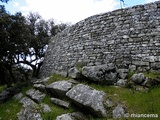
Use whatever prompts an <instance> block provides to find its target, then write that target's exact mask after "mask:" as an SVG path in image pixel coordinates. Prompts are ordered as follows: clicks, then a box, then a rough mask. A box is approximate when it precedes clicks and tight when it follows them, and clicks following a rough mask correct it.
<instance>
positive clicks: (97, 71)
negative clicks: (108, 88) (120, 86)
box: [82, 63, 117, 85]
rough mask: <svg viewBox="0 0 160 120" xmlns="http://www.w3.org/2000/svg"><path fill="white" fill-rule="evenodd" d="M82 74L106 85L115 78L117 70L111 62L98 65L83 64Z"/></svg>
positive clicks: (112, 82)
mask: <svg viewBox="0 0 160 120" xmlns="http://www.w3.org/2000/svg"><path fill="white" fill-rule="evenodd" d="M82 74H83V75H84V76H85V77H87V78H89V79H90V80H92V81H95V82H99V83H103V84H107V85H110V84H114V82H116V80H117V72H116V70H115V66H114V64H112V63H110V64H104V65H99V66H89V67H87V66H85V67H83V68H82Z"/></svg>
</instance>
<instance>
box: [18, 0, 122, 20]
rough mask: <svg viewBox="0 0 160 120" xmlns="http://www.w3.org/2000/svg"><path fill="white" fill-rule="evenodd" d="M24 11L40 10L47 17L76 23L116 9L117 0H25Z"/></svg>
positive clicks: (22, 8)
mask: <svg viewBox="0 0 160 120" xmlns="http://www.w3.org/2000/svg"><path fill="white" fill-rule="evenodd" d="M25 1H26V4H27V6H23V7H21V8H20V9H21V10H22V11H23V12H24V13H28V12H29V11H32V12H38V13H39V14H40V15H42V17H43V18H45V19H51V18H53V19H56V20H57V21H62V22H72V23H76V22H78V21H80V20H83V19H85V18H87V17H89V16H91V15H95V14H99V13H103V12H108V11H111V10H114V9H115V8H116V6H117V5H118V4H119V3H117V2H116V0H52V1H51V0H41V1H40V0H25Z"/></svg>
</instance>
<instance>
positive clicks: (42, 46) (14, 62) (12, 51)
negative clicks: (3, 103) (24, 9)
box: [0, 7, 67, 87]
mask: <svg viewBox="0 0 160 120" xmlns="http://www.w3.org/2000/svg"><path fill="white" fill-rule="evenodd" d="M66 26H67V25H65V24H61V25H55V24H54V22H53V21H45V20H43V19H42V17H41V16H40V15H39V14H37V13H30V15H29V16H28V17H26V18H25V17H24V16H22V14H21V13H16V14H15V15H10V14H9V13H7V11H6V10H5V8H4V7H0V46H1V47H0V73H2V74H1V75H0V81H2V83H4V84H6V85H7V86H8V87H9V86H11V84H12V83H13V82H14V83H16V82H17V81H18V80H17V78H16V77H15V75H14V71H15V69H13V68H14V67H16V66H23V65H28V66H30V67H31V68H32V71H33V74H32V77H38V73H39V71H40V68H41V66H42V64H43V59H44V54H45V51H46V49H47V46H48V41H49V39H50V38H51V36H52V35H55V34H57V33H58V32H60V31H62V30H63V29H64V28H65V27H66ZM53 31H54V32H53ZM21 71H22V70H21ZM24 71H26V70H24ZM22 73H24V74H25V72H22ZM4 74H5V75H4ZM25 76H26V77H25V78H26V79H27V78H28V77H27V74H26V75H25Z"/></svg>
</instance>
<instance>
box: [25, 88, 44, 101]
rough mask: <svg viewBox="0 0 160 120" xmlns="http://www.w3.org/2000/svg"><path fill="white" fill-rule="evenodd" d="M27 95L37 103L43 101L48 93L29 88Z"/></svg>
mask: <svg viewBox="0 0 160 120" xmlns="http://www.w3.org/2000/svg"><path fill="white" fill-rule="evenodd" d="M26 95H27V96H28V97H29V98H31V99H32V100H34V101H35V102H37V103H40V102H42V101H43V99H44V97H45V96H46V94H44V93H42V92H40V91H39V90H35V89H30V90H28V91H27V92H26Z"/></svg>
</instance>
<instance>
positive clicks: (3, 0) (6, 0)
mask: <svg viewBox="0 0 160 120" xmlns="http://www.w3.org/2000/svg"><path fill="white" fill-rule="evenodd" d="M0 1H1V2H5V3H7V2H8V1H9V0H0Z"/></svg>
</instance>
